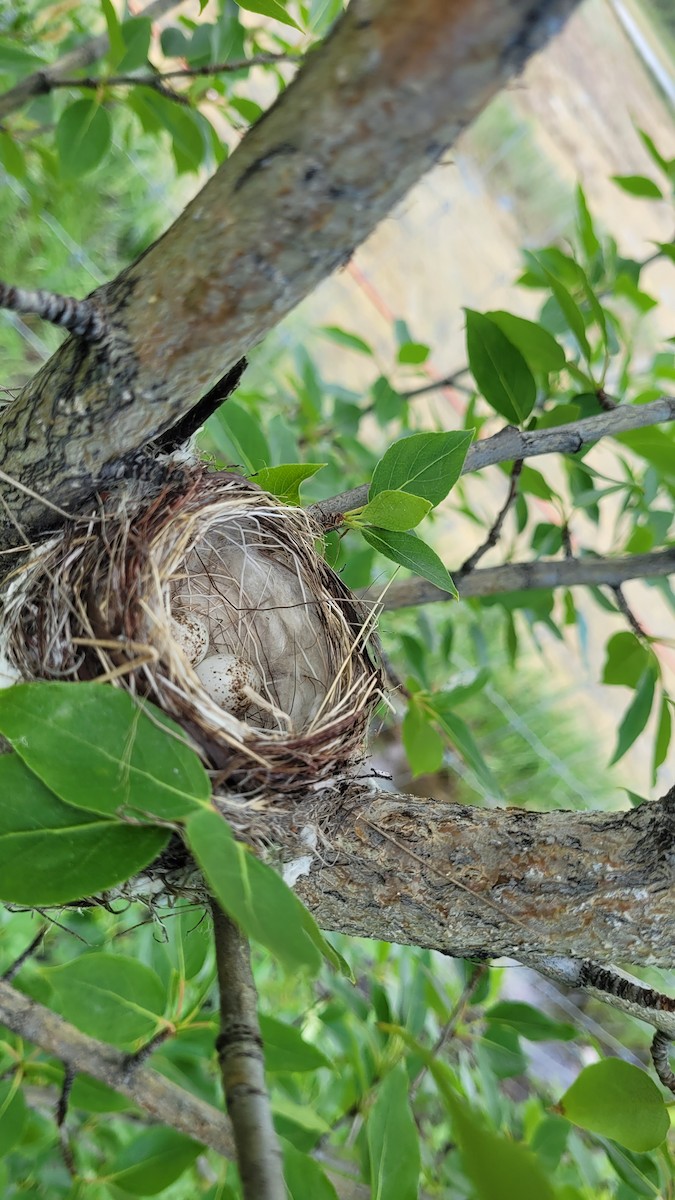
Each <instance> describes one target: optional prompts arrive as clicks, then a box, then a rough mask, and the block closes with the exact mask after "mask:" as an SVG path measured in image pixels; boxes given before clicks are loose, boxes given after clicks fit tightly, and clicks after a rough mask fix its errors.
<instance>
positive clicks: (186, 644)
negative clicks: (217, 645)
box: [171, 613, 209, 667]
mask: <svg viewBox="0 0 675 1200" xmlns="http://www.w3.org/2000/svg"><path fill="white" fill-rule="evenodd" d="M171 632H172V634H173V639H174V641H175V642H177V644H178V645H179V646H180V648H181V650H182V651H183V654H184V655H185V656H186V658H187V660H188V662H189V663H190V664H191V665H192V666H193V667H196V666H197V665H198V664H199V663H200V662H201V661H202V659H204V658H206V653H207V651H208V648H209V631H208V628H207V626H206V623H205V622H204V621H202V620H200V618H199V617H196V616H194V614H193V613H179V614H178V616H177V617H172V618H171Z"/></svg>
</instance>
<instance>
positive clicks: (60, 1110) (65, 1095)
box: [54, 1064, 77, 1179]
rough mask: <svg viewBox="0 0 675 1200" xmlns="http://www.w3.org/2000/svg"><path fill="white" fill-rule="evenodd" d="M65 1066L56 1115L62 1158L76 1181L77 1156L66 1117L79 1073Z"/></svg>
mask: <svg viewBox="0 0 675 1200" xmlns="http://www.w3.org/2000/svg"><path fill="white" fill-rule="evenodd" d="M64 1066H65V1074H64V1076H63V1083H62V1085H61V1091H60V1092H59V1098H58V1100H57V1102H56V1112H55V1114H54V1115H55V1117H56V1128H57V1129H58V1132H59V1145H60V1147H61V1157H62V1158H63V1161H64V1163H65V1166H66V1170H67V1171H68V1174H69V1175H70V1176H71V1177H72V1178H73V1179H76V1178H77V1167H76V1165H75V1155H74V1153H73V1147H72V1145H71V1142H70V1138H69V1137H68V1132H67V1130H66V1117H67V1116H68V1101H69V1100H70V1093H71V1091H72V1088H73V1083H74V1082H75V1075H76V1073H77V1072H76V1071H74V1070H73V1068H72V1067H69V1066H67V1065H66V1064H64Z"/></svg>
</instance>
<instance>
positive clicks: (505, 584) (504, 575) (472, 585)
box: [360, 547, 675, 612]
mask: <svg viewBox="0 0 675 1200" xmlns="http://www.w3.org/2000/svg"><path fill="white" fill-rule="evenodd" d="M673 573H675V547H671V548H670V549H668V550H654V551H653V552H652V553H650V554H633V555H631V556H630V557H629V558H556V559H539V560H538V561H536V562H521V563H505V564H504V566H501V567H484V568H483V569H482V570H478V571H472V572H471V574H469V575H464V576H462V575H460V574H458V575H456V576H455V583H456V585H457V590H458V592H459V594H460V596H461V597H462V598H463V599H466V598H467V597H469V596H500V595H505V594H506V593H508V592H527V591H533V590H536V589H537V588H554V587H582V586H583V587H598V586H599V585H601V584H605V583H606V584H609V585H610V587H614V586H616V585H617V584H621V583H624V582H625V581H626V580H627V579H654V578H657V577H658V576H661V577H662V576H664V575H672V574H673ZM451 574H452V572H451ZM360 594H361V598H362V599H363V600H368V601H372V602H374V603H379V600H380V596H381V597H382V601H381V602H382V608H383V609H384V610H385V611H386V612H390V611H392V610H393V609H397V608H411V607H413V606H415V605H418V604H434V603H436V602H437V601H439V600H442V601H448V600H450V599H451V596H450V595H449V594H448V592H444V591H443V590H442V588H438V587H435V586H434V584H433V583H429V582H428V580H426V579H402V580H401V582H400V583H392V584H391V585H390V586H389V587H388V588H383V589H382V591H381V592H380V593H378V592H376V591H375V590H374V589H373V588H368V589H364V590H363V591H362V592H361V593H360Z"/></svg>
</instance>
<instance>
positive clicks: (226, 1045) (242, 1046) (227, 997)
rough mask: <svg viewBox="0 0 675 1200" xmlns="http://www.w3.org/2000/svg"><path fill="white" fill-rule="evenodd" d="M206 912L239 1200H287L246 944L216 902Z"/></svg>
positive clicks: (219, 1054) (220, 1054)
mask: <svg viewBox="0 0 675 1200" xmlns="http://www.w3.org/2000/svg"><path fill="white" fill-rule="evenodd" d="M211 911H212V913H213V931H214V938H215V945H216V967H217V970H218V985H219V988H220V1035H219V1037H218V1039H217V1041H216V1049H217V1051H218V1062H219V1063H220V1071H221V1075H222V1079H223V1091H224V1093H225V1099H226V1101H227V1111H228V1114H229V1117H230V1120H231V1122H232V1129H233V1132H234V1144H235V1148H236V1153H237V1167H238V1169H239V1177H240V1179H241V1186H242V1191H243V1194H244V1200H286V1185H285V1183H284V1176H283V1171H282V1166H281V1152H280V1149H279V1143H278V1141H277V1135H276V1132H275V1130H274V1125H273V1124H272V1112H271V1109H270V1100H269V1095H268V1093H267V1088H266V1086H265V1061H264V1058H263V1048H262V1037H261V1034H260V1024H259V1022H258V996H257V993H256V988H255V983H254V981H253V972H252V971H251V958H250V951H249V945H248V942H247V940H246V938H245V937H244V936H243V934H242V933H241V932H240V930H239V929H238V928H237V926H236V925H235V923H234V922H233V921H232V920H231V919H230V917H228V916H226V915H225V913H224V912H223V911H222V909H221V908H220V907H219V906H218V905H217V904H216V902H215V900H214V901H213V902H212V905H211Z"/></svg>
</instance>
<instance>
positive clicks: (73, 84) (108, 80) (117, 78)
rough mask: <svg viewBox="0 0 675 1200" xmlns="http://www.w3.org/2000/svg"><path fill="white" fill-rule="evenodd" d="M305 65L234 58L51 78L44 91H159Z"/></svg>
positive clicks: (270, 57) (291, 58)
mask: <svg viewBox="0 0 675 1200" xmlns="http://www.w3.org/2000/svg"><path fill="white" fill-rule="evenodd" d="M301 62H302V56H301V55H299V54H292V53H290V52H288V53H279V54H252V55H251V56H250V58H233V59H231V60H230V61H229V62H223V63H207V64H206V65H205V66H202V67H176V68H174V69H173V70H172V71H153V72H152V74H146V75H97V76H95V77H94V76H84V77H82V78H81V79H76V78H75V79H50V80H49V81H48V85H47V86H46V87H45V89H44V90H45V91H49V92H52V91H54V90H55V89H56V88H87V89H88V90H93V91H98V89H99V88H105V87H150V88H156V87H157V86H158V85H159V86H161V85H162V83H163V82H164V81H165V80H167V79H198V78H200V77H204V76H210V75H225V74H231V73H233V72H235V71H246V70H248V69H249V68H250V67H268V66H275V65H276V64H277V63H295V65H296V66H297V65H298V64H299V63H301Z"/></svg>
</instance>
